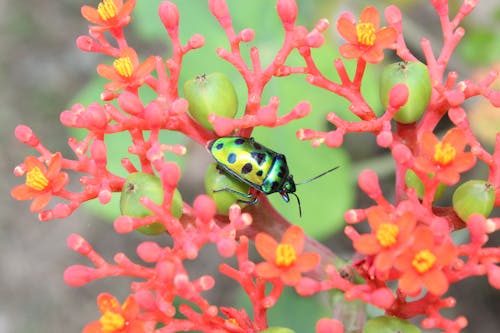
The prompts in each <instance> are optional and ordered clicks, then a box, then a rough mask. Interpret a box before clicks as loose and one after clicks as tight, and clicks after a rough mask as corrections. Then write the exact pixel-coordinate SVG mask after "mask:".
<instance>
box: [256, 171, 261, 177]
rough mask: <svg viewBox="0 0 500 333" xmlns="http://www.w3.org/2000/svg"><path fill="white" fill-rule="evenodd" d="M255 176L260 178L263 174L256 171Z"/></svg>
mask: <svg viewBox="0 0 500 333" xmlns="http://www.w3.org/2000/svg"><path fill="white" fill-rule="evenodd" d="M255 174H256V175H257V176H258V177H261V176H262V174H263V172H262V170H259V171H257V172H256V173H255Z"/></svg>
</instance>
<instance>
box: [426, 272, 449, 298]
mask: <svg viewBox="0 0 500 333" xmlns="http://www.w3.org/2000/svg"><path fill="white" fill-rule="evenodd" d="M422 279H423V282H424V284H425V286H426V287H427V289H428V290H429V292H430V293H431V294H433V295H437V296H440V295H442V294H444V293H445V292H446V291H447V290H448V285H449V284H448V279H447V278H446V275H444V273H443V272H441V271H440V270H439V269H433V270H430V271H429V272H427V273H426V274H425V275H424V276H423V277H422Z"/></svg>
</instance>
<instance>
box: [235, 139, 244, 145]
mask: <svg viewBox="0 0 500 333" xmlns="http://www.w3.org/2000/svg"><path fill="white" fill-rule="evenodd" d="M244 142H245V140H244V139H242V138H238V139H236V140H234V144H235V145H242V144H243V143H244Z"/></svg>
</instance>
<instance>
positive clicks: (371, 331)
mask: <svg viewBox="0 0 500 333" xmlns="http://www.w3.org/2000/svg"><path fill="white" fill-rule="evenodd" d="M396 332H398V333H420V332H421V331H420V329H419V328H418V327H416V326H415V325H413V324H411V323H409V322H407V321H406V320H403V319H400V318H397V317H390V316H380V317H375V318H372V319H370V320H368V321H367V322H366V324H365V327H363V331H362V333H396Z"/></svg>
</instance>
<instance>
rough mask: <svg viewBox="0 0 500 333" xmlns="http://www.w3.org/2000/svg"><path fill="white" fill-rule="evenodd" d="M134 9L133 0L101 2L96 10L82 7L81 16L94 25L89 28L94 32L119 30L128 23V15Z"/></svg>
mask: <svg viewBox="0 0 500 333" xmlns="http://www.w3.org/2000/svg"><path fill="white" fill-rule="evenodd" d="M134 7H135V0H128V1H126V2H125V3H123V0H103V1H101V2H100V3H99V5H97V8H94V7H90V6H83V7H82V16H83V17H84V18H85V19H86V20H87V21H89V22H91V23H94V24H96V26H92V27H90V29H91V30H93V31H96V32H103V31H106V30H113V29H118V28H121V27H123V26H125V25H127V24H128V23H129V22H130V13H131V12H132V10H133V9H134Z"/></svg>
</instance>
